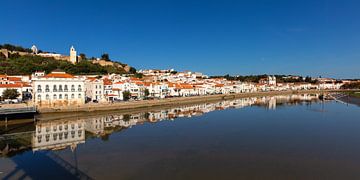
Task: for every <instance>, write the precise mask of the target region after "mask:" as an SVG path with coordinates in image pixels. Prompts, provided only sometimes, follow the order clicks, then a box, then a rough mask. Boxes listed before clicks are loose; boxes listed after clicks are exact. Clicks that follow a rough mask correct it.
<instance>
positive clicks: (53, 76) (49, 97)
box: [32, 70, 85, 107]
mask: <svg viewBox="0 0 360 180" xmlns="http://www.w3.org/2000/svg"><path fill="white" fill-rule="evenodd" d="M32 87H33V100H34V104H36V105H38V106H49V107H52V106H57V107H58V106H69V105H82V104H84V103H85V78H83V77H75V76H73V75H70V74H67V73H65V72H63V71H61V70H56V71H53V72H51V73H50V74H47V75H45V76H38V77H33V78H32Z"/></svg>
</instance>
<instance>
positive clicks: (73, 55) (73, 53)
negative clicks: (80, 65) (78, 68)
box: [70, 46, 77, 64]
mask: <svg viewBox="0 0 360 180" xmlns="http://www.w3.org/2000/svg"><path fill="white" fill-rule="evenodd" d="M70 62H71V63H73V64H76V63H77V55H76V51H75V48H74V46H71V48H70Z"/></svg>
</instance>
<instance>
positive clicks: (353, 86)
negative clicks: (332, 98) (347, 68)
mask: <svg viewBox="0 0 360 180" xmlns="http://www.w3.org/2000/svg"><path fill="white" fill-rule="evenodd" d="M341 89H360V82H356V83H349V84H344V85H342V86H341Z"/></svg>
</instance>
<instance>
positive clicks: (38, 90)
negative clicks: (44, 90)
mask: <svg viewBox="0 0 360 180" xmlns="http://www.w3.org/2000/svg"><path fill="white" fill-rule="evenodd" d="M37 92H38V93H40V92H41V85H38V86H37Z"/></svg>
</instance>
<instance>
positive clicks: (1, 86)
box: [0, 83, 24, 88]
mask: <svg viewBox="0 0 360 180" xmlns="http://www.w3.org/2000/svg"><path fill="white" fill-rule="evenodd" d="M22 87H24V84H22V83H15V84H0V88H22Z"/></svg>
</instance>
